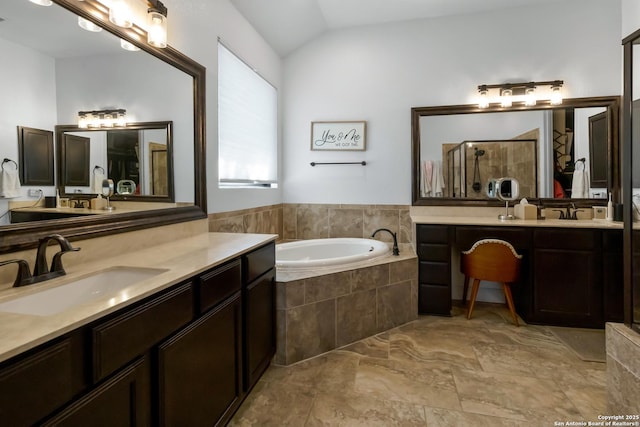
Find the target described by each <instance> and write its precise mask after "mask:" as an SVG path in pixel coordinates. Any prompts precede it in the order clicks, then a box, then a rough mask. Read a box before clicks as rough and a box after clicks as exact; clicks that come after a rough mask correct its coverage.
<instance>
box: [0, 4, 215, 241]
mask: <svg viewBox="0 0 640 427" xmlns="http://www.w3.org/2000/svg"><path fill="white" fill-rule="evenodd" d="M53 3H54V7H61V8H64V9H66V10H67V11H68V12H70V14H71V13H72V14H75V15H77V16H80V17H83V18H85V19H87V20H89V21H91V22H93V23H95V24H97V25H98V26H100V27H101V28H103V29H104V30H106V32H108V33H110V34H112V35H113V36H115V37H116V40H117V38H121V39H123V40H126V41H128V42H129V43H131V44H133V45H134V46H137V47H138V48H139V49H141V50H142V51H143V52H146V54H149V55H151V56H153V57H155V58H157V59H158V60H160V61H161V62H163V63H165V64H167V65H168V66H170V67H173V68H175V69H176V70H178V71H179V72H180V73H183V74H184V75H186V76H188V78H189V80H191V83H192V84H191V85H190V89H191V90H190V92H191V93H190V94H189V99H190V100H191V101H192V102H191V108H190V109H191V110H192V112H193V115H192V121H191V125H190V126H189V129H190V130H191V136H190V137H189V138H188V140H190V141H192V150H191V147H189V149H188V150H185V152H186V153H187V154H186V155H189V157H191V156H190V153H193V155H192V158H193V164H192V165H191V163H189V171H190V172H191V170H193V173H192V176H193V181H192V183H189V185H190V187H189V188H192V189H193V191H192V192H193V198H192V199H190V200H193V202H192V203H191V202H188V203H181V204H179V205H177V206H176V207H171V208H161V209H151V210H144V211H136V212H127V213H115V214H113V215H108V216H107V215H105V216H102V215H92V216H89V217H86V218H85V217H83V218H72V219H56V220H47V221H37V222H33V223H29V222H25V223H19V224H10V225H3V226H1V227H0V252H2V253H6V252H11V251H15V250H20V249H26V248H31V247H34V246H35V245H36V243H37V241H38V239H39V238H40V237H42V236H44V235H47V234H51V233H54V232H55V233H60V234H63V235H64V236H65V237H67V238H69V239H72V240H77V239H84V238H91V237H98V236H104V235H108V234H115V233H122V232H127V231H133V230H137V229H142V228H149V227H156V226H161V225H167V224H173V223H178V222H184V221H191V220H194V219H200V218H206V210H207V197H206V172H205V72H206V70H205V68H204V67H203V66H202V65H200V64H198V63H197V62H195V61H193V60H192V59H190V58H188V57H187V56H185V55H184V54H182V53H181V52H179V51H177V50H176V49H174V48H172V47H170V46H169V47H167V48H165V49H159V48H155V47H152V46H150V45H148V44H147V43H146V42H145V41H144V40H146V36H142V37H141V35H144V31H143V30H141V29H140V28H137V27H136V26H134V27H133V28H130V29H123V28H120V27H117V26H115V25H114V24H112V23H111V22H109V20H108V11H107V10H106V8H104V7H103V6H102V5H101V4H100V3H98V2H96V1H94V0H85V1H77V0H53ZM34 7H37V6H34ZM46 9H49V8H42V10H44V12H42V13H46ZM74 19H75V20H77V17H73V16H71V19H70V20H71V21H73V20H74ZM60 25H63V24H62V23H60ZM38 37H40V38H42V31H41V32H40V33H39V34H38ZM138 53H142V52H138ZM103 101H104V100H103ZM87 107H89V108H91V107H92V106H85V105H83V106H79V107H78V110H80V109H86V108H87ZM65 121H66V120H65ZM174 142H175V141H174ZM183 205H186V206H183Z"/></svg>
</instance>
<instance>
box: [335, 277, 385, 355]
mask: <svg viewBox="0 0 640 427" xmlns="http://www.w3.org/2000/svg"><path fill="white" fill-rule="evenodd" d="M354 313H357V315H355V316H354ZM376 315H377V313H376V290H375V289H371V290H369V291H363V292H356V293H353V294H349V295H346V296H343V297H340V298H338V300H337V324H338V325H340V327H339V328H338V330H337V346H338V347H341V346H343V345H346V344H350V343H352V342H354V341H357V340H359V339H362V338H365V337H368V336H371V335H373V334H375V333H376V332H377V329H376Z"/></svg>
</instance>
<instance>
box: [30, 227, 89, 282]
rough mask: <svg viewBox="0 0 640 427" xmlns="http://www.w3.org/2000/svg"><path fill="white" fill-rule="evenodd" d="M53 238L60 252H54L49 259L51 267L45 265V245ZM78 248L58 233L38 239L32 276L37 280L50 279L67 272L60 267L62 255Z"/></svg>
mask: <svg viewBox="0 0 640 427" xmlns="http://www.w3.org/2000/svg"><path fill="white" fill-rule="evenodd" d="M51 240H54V241H56V242H58V244H59V245H60V249H61V250H60V252H58V253H56V254H55V255H54V256H53V259H52V260H51V269H49V267H48V265H47V246H48V245H49V242H50V241H51ZM79 250H80V248H74V247H72V246H71V243H69V241H68V240H67V239H65V238H64V237H62V236H61V235H59V234H51V235H49V236H45V237H43V238H42V239H40V241H39V243H38V253H37V254H36V265H35V267H34V268H33V278H34V279H39V280H38V281H39V282H40V281H43V280H48V279H52V278H54V277H58V276H64V275H65V274H67V273H66V272H65V271H64V268H63V267H62V255H64V254H66V253H67V252H75V251H79Z"/></svg>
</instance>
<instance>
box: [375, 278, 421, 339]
mask: <svg viewBox="0 0 640 427" xmlns="http://www.w3.org/2000/svg"><path fill="white" fill-rule="evenodd" d="M376 298H377V300H376V302H377V307H378V331H379V332H382V331H386V330H387V329H391V328H395V327H396V326H400V325H402V324H404V323H407V322H409V321H411V320H413V318H414V316H413V315H412V311H411V281H405V282H402V283H398V284H395V285H390V286H385V287H382V288H378V294H377V297H376Z"/></svg>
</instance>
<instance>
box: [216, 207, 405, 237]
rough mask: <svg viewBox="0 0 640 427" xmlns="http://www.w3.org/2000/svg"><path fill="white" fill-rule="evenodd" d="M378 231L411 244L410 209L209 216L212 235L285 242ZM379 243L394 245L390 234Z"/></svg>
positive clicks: (271, 210) (265, 210) (266, 210)
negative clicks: (266, 237) (275, 238)
mask: <svg viewBox="0 0 640 427" xmlns="http://www.w3.org/2000/svg"><path fill="white" fill-rule="evenodd" d="M378 228H388V229H390V230H391V231H393V232H396V233H397V234H398V243H411V242H412V231H411V230H412V229H411V218H410V216H409V206H408V205H342V204H335V205H334V204H289V203H286V204H282V205H272V206H264V207H259V208H253V209H244V210H240V211H233V212H223V213H216V214H211V215H209V231H222V232H232V233H268V234H278V235H279V236H280V239H282V240H301V239H320V238H328V237H369V236H371V233H372V232H373V231H375V230H376V229H378ZM377 238H378V239H380V240H383V241H386V242H391V241H392V239H391V236H389V235H388V234H387V233H384V234H379V235H378V236H377Z"/></svg>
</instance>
